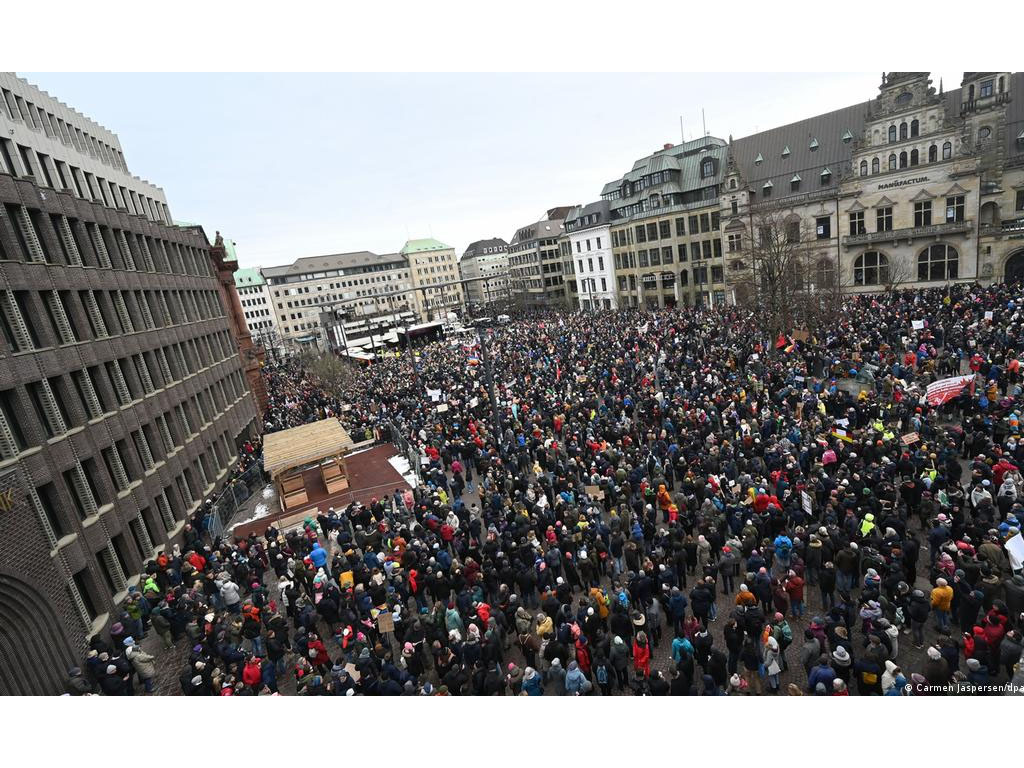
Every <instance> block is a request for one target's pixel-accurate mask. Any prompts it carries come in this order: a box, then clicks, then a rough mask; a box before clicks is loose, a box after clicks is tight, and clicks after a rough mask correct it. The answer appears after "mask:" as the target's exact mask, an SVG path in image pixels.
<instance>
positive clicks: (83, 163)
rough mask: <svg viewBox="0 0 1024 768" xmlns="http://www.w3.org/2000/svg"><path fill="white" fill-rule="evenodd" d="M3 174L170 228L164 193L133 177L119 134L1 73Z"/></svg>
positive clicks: (0, 153)
mask: <svg viewBox="0 0 1024 768" xmlns="http://www.w3.org/2000/svg"><path fill="white" fill-rule="evenodd" d="M0 117H2V118H4V119H3V120H2V121H0V124H2V125H3V127H4V131H3V134H2V135H0V170H2V171H6V172H7V173H10V174H11V175H12V176H16V177H22V178H24V177H29V178H32V179H33V180H34V181H35V182H36V183H37V184H38V185H39V186H40V188H41V194H45V192H43V191H42V190H45V188H47V187H49V188H50V189H54V190H63V191H66V192H69V193H70V194H73V195H75V196H76V197H78V198H81V199H82V200H89V201H94V202H96V203H99V204H101V205H105V206H107V207H108V208H117V209H120V210H123V211H127V212H128V213H131V214H135V215H138V216H145V217H146V218H147V219H149V220H150V221H159V222H163V223H164V224H168V225H170V224H172V223H173V222H172V219H171V214H170V211H169V210H168V209H167V198H166V196H165V195H164V191H163V190H162V189H160V187H157V186H155V185H153V184H150V183H149V182H148V181H145V180H143V179H140V178H138V177H137V176H132V175H131V173H130V172H129V170H128V165H127V164H126V163H125V159H124V155H123V154H122V152H121V142H120V140H119V139H118V138H117V135H116V134H114V133H112V132H111V131H108V130H107V129H106V128H104V127H103V126H101V125H99V124H98V123H95V122H93V121H92V120H90V119H89V118H87V117H85V116H84V115H82V114H80V113H79V112H77V111H75V110H74V109H72V108H71V107H69V106H68V105H67V104H65V103H64V102H62V101H58V100H57V99H55V98H53V97H52V96H50V95H49V94H48V93H46V92H45V91H41V90H39V89H38V88H36V87H35V86H34V85H31V84H29V83H28V82H27V81H25V80H22V79H21V78H20V77H17V76H16V75H15V74H14V73H13V72H0Z"/></svg>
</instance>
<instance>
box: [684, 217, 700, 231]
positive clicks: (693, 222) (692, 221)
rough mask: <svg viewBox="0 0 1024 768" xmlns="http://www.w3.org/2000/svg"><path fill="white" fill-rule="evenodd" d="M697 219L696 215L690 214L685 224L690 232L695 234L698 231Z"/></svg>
mask: <svg viewBox="0 0 1024 768" xmlns="http://www.w3.org/2000/svg"><path fill="white" fill-rule="evenodd" d="M697 222H698V219H697V217H696V216H690V218H689V220H688V221H687V226H688V227H689V228H690V234H691V235H695V234H697V233H698V232H699V231H700V224H698V223H697Z"/></svg>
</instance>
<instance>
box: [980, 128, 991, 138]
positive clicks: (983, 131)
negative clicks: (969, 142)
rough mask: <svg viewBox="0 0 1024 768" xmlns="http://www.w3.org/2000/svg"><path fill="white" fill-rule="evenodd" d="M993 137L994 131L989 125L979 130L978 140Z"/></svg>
mask: <svg viewBox="0 0 1024 768" xmlns="http://www.w3.org/2000/svg"><path fill="white" fill-rule="evenodd" d="M991 135H992V129H991V128H989V127H988V126H987V125H983V126H982V127H981V128H979V129H978V139H979V140H981V139H987V138H988V137H989V136H991Z"/></svg>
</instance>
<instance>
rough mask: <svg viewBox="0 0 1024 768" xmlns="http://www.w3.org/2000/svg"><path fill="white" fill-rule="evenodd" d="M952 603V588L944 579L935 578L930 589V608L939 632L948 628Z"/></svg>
mask: <svg viewBox="0 0 1024 768" xmlns="http://www.w3.org/2000/svg"><path fill="white" fill-rule="evenodd" d="M952 604H953V588H952V587H951V586H949V582H947V581H946V580H945V579H936V580H935V588H934V589H933V590H932V610H933V611H935V620H936V622H938V627H939V631H940V632H946V631H948V630H949V609H950V606H951V605H952Z"/></svg>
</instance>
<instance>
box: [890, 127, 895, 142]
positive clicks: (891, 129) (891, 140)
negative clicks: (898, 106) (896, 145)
mask: <svg viewBox="0 0 1024 768" xmlns="http://www.w3.org/2000/svg"><path fill="white" fill-rule="evenodd" d="M889 141H890V142H893V141H896V126H895V125H890V126H889Z"/></svg>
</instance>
